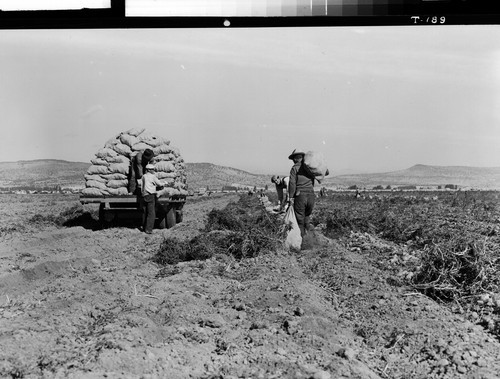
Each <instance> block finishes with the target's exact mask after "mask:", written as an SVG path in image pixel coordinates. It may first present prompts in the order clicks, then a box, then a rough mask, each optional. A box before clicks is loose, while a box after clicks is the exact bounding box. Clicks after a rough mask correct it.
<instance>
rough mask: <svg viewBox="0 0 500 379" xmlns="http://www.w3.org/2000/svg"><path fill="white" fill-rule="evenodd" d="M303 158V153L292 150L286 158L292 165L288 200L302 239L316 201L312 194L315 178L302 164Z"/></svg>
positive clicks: (308, 227) (307, 228) (308, 225)
mask: <svg viewBox="0 0 500 379" xmlns="http://www.w3.org/2000/svg"><path fill="white" fill-rule="evenodd" d="M304 156H305V153H304V152H302V151H297V150H294V151H293V152H292V154H290V156H289V157H288V159H291V160H293V163H294V165H293V167H292V169H291V170H290V182H289V185H288V198H289V203H290V206H293V208H294V211H295V216H296V218H297V223H298V224H299V228H300V234H301V236H302V237H303V236H304V235H305V234H306V233H307V231H308V230H309V229H310V219H311V214H312V212H313V209H314V202H315V199H316V195H315V194H314V180H315V177H314V174H313V173H311V171H310V170H309V169H308V167H307V166H306V165H305V164H304Z"/></svg>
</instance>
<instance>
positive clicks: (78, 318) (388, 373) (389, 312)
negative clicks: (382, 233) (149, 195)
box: [0, 195, 500, 379]
mask: <svg viewBox="0 0 500 379" xmlns="http://www.w3.org/2000/svg"><path fill="white" fill-rule="evenodd" d="M0 196H1V197H0V228H1V232H0V376H1V377H5V378H23V377H25V378H315V379H326V378H457V377H458V378H460V377H462V378H498V377H500V343H499V341H498V340H497V339H495V338H494V337H493V336H492V335H491V334H488V333H487V332H486V331H485V330H484V329H483V328H482V327H481V326H479V325H475V324H473V323H471V322H469V321H467V320H466V319H465V318H464V316H463V315H461V314H459V313H452V312H451V311H450V310H449V308H447V307H444V306H442V305H440V304H438V303H436V302H434V301H432V300H431V299H429V298H427V297H425V296H423V295H421V294H420V293H418V292H416V291H414V290H412V289H410V288H407V287H405V286H402V285H394V272H393V270H391V269H389V268H387V267H388V266H387V265H385V262H386V261H388V260H389V259H391V258H392V257H393V256H394V255H398V254H403V253H402V252H401V251H398V249H399V247H398V246H395V245H391V244H390V243H388V242H384V241H382V240H379V239H378V238H377V237H375V236H370V235H367V234H352V235H351V237H350V239H349V240H348V241H346V240H342V241H341V240H332V239H328V238H326V237H324V236H322V235H321V233H320V231H316V232H315V234H314V237H315V238H314V241H313V243H311V244H310V246H308V247H307V248H305V249H304V250H302V251H301V252H298V253H290V252H287V251H285V250H279V251H275V252H273V253H269V254H263V255H260V256H258V257H255V258H251V259H242V260H239V261H237V260H235V259H234V258H232V257H229V256H226V257H223V256H217V257H214V258H211V259H208V260H205V261H191V262H181V263H178V264H176V265H173V266H170V267H167V269H165V268H163V267H159V266H158V265H157V264H155V263H153V261H152V260H151V259H152V257H153V255H154V254H155V253H156V252H157V250H158V248H159V245H160V244H161V242H162V241H163V240H164V238H165V237H169V236H176V237H178V238H180V239H183V238H186V239H189V238H192V237H193V236H195V235H197V234H198V233H200V230H201V229H202V228H204V226H205V220H206V215H207V213H208V212H209V211H210V210H212V209H223V208H224V207H225V206H226V205H227V204H228V203H229V202H233V201H237V199H238V196H237V195H220V196H210V197H208V196H207V197H204V198H199V199H193V200H191V201H190V199H188V202H187V203H186V206H185V208H184V221H183V222H182V223H180V224H178V225H176V226H175V227H173V228H172V229H168V230H155V231H154V232H153V234H152V235H146V234H144V233H142V232H140V231H139V230H138V229H137V228H134V227H130V226H118V227H112V228H108V229H102V230H101V229H99V228H97V227H96V224H95V223H93V222H91V221H88V222H83V221H82V222H80V225H78V223H76V225H74V226H57V225H56V224H55V223H51V222H48V221H47V217H48V216H50V215H54V214H56V215H57V214H59V213H60V212H61V211H63V210H64V209H67V208H70V207H72V206H74V205H76V204H78V198H77V197H76V196H73V195H67V196H61V195H0ZM360 244H362V245H363V248H362V249H360V248H353V246H360ZM162 269H163V270H162ZM160 271H161V275H160V274H159V273H160Z"/></svg>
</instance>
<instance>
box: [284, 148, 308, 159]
mask: <svg viewBox="0 0 500 379" xmlns="http://www.w3.org/2000/svg"><path fill="white" fill-rule="evenodd" d="M296 155H306V153H304V152H303V151H300V150H297V149H295V150H294V151H292V154H290V155H289V156H288V159H293V157H295V156H296Z"/></svg>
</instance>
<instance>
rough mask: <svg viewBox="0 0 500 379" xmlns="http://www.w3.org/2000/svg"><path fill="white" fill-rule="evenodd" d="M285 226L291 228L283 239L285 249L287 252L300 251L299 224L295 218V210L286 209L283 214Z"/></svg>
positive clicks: (291, 208)
mask: <svg viewBox="0 0 500 379" xmlns="http://www.w3.org/2000/svg"><path fill="white" fill-rule="evenodd" d="M285 225H286V226H287V227H291V229H290V230H289V231H288V234H287V236H286V239H285V248H286V249H288V250H297V251H298V250H300V246H301V245H302V236H301V234H300V228H299V224H298V223H297V218H296V217H295V210H294V209H293V207H288V210H287V211H286V214H285Z"/></svg>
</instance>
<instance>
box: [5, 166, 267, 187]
mask: <svg viewBox="0 0 500 379" xmlns="http://www.w3.org/2000/svg"><path fill="white" fill-rule="evenodd" d="M89 166H90V163H84V162H68V161H64V160H57V159H38V160H32V161H18V162H0V187H3V188H5V187H24V186H29V187H34V188H43V187H51V188H54V187H55V186H57V185H60V186H61V187H70V186H80V187H81V186H84V185H85V179H84V177H83V176H84V174H85V173H86V172H87V169H88V168H89ZM186 170H187V178H188V186H189V188H191V189H194V190H197V189H198V188H200V187H205V188H206V187H207V186H209V187H211V188H221V187H222V186H225V185H232V184H240V185H245V186H258V187H259V186H262V187H263V186H265V185H266V184H268V183H269V184H270V180H269V176H268V175H257V174H251V173H248V172H246V171H243V170H238V169H235V168H231V167H224V166H218V165H214V164H212V163H186Z"/></svg>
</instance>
